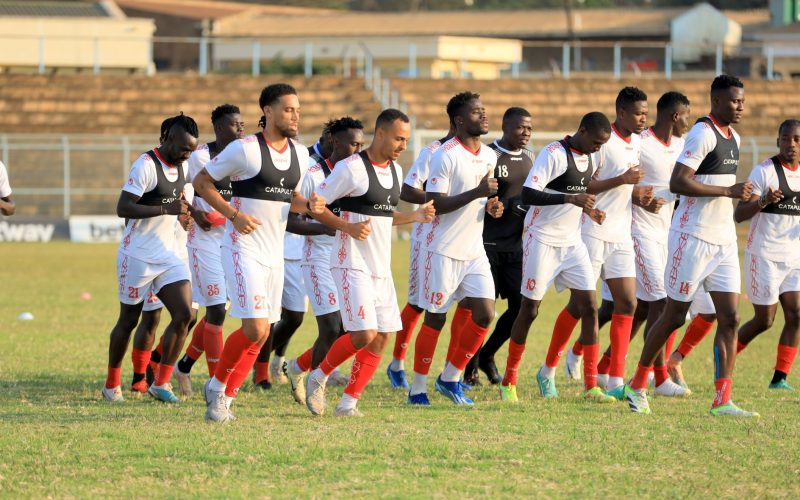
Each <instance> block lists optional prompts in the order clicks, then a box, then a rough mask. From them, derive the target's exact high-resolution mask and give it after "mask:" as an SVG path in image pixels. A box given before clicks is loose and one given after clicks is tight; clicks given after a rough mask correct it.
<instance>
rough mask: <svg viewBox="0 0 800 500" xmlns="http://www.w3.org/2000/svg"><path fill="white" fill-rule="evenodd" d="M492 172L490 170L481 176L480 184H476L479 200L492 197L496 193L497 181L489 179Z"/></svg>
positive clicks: (492, 178)
mask: <svg viewBox="0 0 800 500" xmlns="http://www.w3.org/2000/svg"><path fill="white" fill-rule="evenodd" d="M493 172H494V170H490V171H488V172H486V175H484V176H483V179H481V183H480V184H478V194H479V195H480V196H479V198H488V197H489V196H494V195H495V194H496V193H497V179H495V178H494V177H489V176H490V175H491V174H492V173H493Z"/></svg>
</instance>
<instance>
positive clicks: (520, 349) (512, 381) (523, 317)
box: [500, 295, 563, 403]
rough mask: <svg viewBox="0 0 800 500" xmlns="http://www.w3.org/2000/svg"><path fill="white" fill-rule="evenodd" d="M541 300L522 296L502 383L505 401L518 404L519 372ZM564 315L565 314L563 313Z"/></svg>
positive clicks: (513, 327) (512, 329) (501, 392)
mask: <svg viewBox="0 0 800 500" xmlns="http://www.w3.org/2000/svg"><path fill="white" fill-rule="evenodd" d="M541 302H542V301H541V299H538V300H536V299H530V298H528V297H524V296H522V295H520V306H519V311H518V312H517V317H516V318H514V323H513V324H512V325H511V335H510V338H509V342H508V359H507V361H506V370H505V376H504V377H503V380H502V381H501V382H500V398H501V399H502V400H503V401H508V402H511V403H516V402H517V401H518V399H517V370H519V365H520V363H521V362H522V355H523V353H524V352H525V344H526V342H527V340H528V332H529V331H530V329H531V325H532V324H533V322H534V321H535V320H536V317H537V316H538V315H539V305H540V304H541ZM562 314H563V313H562Z"/></svg>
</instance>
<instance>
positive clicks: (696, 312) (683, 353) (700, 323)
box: [667, 290, 717, 387]
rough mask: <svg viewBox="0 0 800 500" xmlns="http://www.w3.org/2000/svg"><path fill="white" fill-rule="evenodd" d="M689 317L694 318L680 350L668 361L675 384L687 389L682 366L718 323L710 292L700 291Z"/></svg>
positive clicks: (672, 354) (693, 302)
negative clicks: (685, 359)
mask: <svg viewBox="0 0 800 500" xmlns="http://www.w3.org/2000/svg"><path fill="white" fill-rule="evenodd" d="M689 316H690V317H691V318H692V320H691V322H690V323H689V326H688V327H687V328H686V332H685V333H684V335H683V339H681V342H680V344H679V345H678V348H677V349H675V351H674V352H672V353H671V354H670V355H669V360H668V361H667V371H668V372H669V376H670V378H671V379H672V381H673V382H675V383H676V384H678V385H681V386H683V387H686V380H685V379H684V377H683V369H682V368H681V364H682V362H683V360H684V358H686V357H687V356H688V355H689V353H691V352H692V351H693V350H694V348H695V347H697V346H698V345H699V344H700V342H702V341H703V339H704V338H705V337H706V336H707V335H708V334H709V333H711V330H712V329H713V328H714V324H715V323H716V322H717V315H716V312H715V311H714V303H713V302H712V301H711V296H710V295H709V294H708V292H705V291H703V290H699V291H698V292H697V293H696V294H695V296H694V300H693V301H692V305H691V307H690V308H689Z"/></svg>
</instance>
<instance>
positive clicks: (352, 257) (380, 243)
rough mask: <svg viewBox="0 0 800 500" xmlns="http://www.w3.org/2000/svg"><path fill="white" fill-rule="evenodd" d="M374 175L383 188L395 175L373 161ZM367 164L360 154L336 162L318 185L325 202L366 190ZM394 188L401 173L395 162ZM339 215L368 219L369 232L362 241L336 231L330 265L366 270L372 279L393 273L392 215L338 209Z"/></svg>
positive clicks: (367, 187)
mask: <svg viewBox="0 0 800 500" xmlns="http://www.w3.org/2000/svg"><path fill="white" fill-rule="evenodd" d="M371 167H372V168H373V169H374V172H375V176H376V177H377V179H378V182H379V183H380V185H381V186H382V187H383V188H386V189H391V188H392V187H393V184H394V176H393V175H392V169H391V168H390V167H389V165H385V166H380V165H375V164H372V165H371ZM366 168H367V167H366V165H364V161H363V160H362V159H361V155H360V154H354V155H352V156H350V157H348V158H345V159H344V160H342V161H340V162H338V163H336V165H335V166H334V168H333V172H331V175H330V176H328V178H327V179H326V180H325V181H324V182H323V183H322V184H320V186H319V188H317V194H318V195H320V196H323V197H324V198H325V200H326V202H327V203H331V202H333V201H336V200H338V199H341V198H344V197H348V196H349V197H356V196H361V195H363V194H365V193H366V192H367V191H368V190H369V187H370V186H369V177H368V174H367V170H366ZM395 169H396V175H397V183H398V185H397V189H398V190H399V189H400V185H399V183H400V179H402V178H403V172H402V169H401V168H400V165H398V164H397V163H395ZM341 218H342V219H344V220H345V221H347V222H351V223H357V222H362V221H365V220H369V221H370V230H371V232H370V235H369V236H368V237H367V239H365V240H363V241H359V240H356V239H354V238H352V237H351V236H350V235H348V234H347V233H343V232H341V231H336V236H335V237H334V238H335V240H334V241H335V243H334V248H333V251H332V252H331V256H330V264H331V267H333V268H339V269H358V270H361V271H364V272H367V273H369V275H370V276H372V277H374V278H385V277H389V276H391V274H392V269H391V261H392V225H393V218H392V217H370V216H369V215H364V214H360V213H356V212H348V211H345V210H344V209H342V210H341Z"/></svg>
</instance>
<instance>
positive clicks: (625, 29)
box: [214, 8, 769, 40]
mask: <svg viewBox="0 0 800 500" xmlns="http://www.w3.org/2000/svg"><path fill="white" fill-rule="evenodd" d="M686 10H687V9H637V8H628V9H576V10H574V11H573V29H574V32H575V34H576V35H577V36H579V37H581V38H600V37H616V38H663V37H669V33H670V32H669V22H670V20H672V19H673V18H674V17H676V16H678V15H680V14H681V13H683V12H685V11H686ZM725 14H726V15H727V16H728V17H730V18H731V19H732V20H734V21H736V22H738V23H740V24H741V25H742V26H743V28H745V29H747V28H748V26H751V25H758V26H761V25H762V24H764V23H768V22H769V12H768V11H767V10H766V9H762V10H754V11H725ZM276 33H280V34H289V33H291V34H292V35H293V36H380V35H399V36H403V35H407V36H414V35H418V36H430V35H451V36H486V37H501V38H520V39H540V40H541V39H563V38H565V37H567V36H568V26H567V18H566V15H565V13H564V11H563V10H560V9H535V10H517V11H458V12H392V13H373V12H351V11H346V12H336V13H335V14H333V17H332V15H331V13H330V12H327V13H313V12H310V13H307V14H297V15H295V14H287V15H282V16H275V15H274V14H273V13H268V12H247V13H241V14H237V15H232V16H228V17H224V18H221V19H218V20H217V21H216V22H215V25H214V34H215V35H223V36H270V35H275V34H276Z"/></svg>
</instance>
